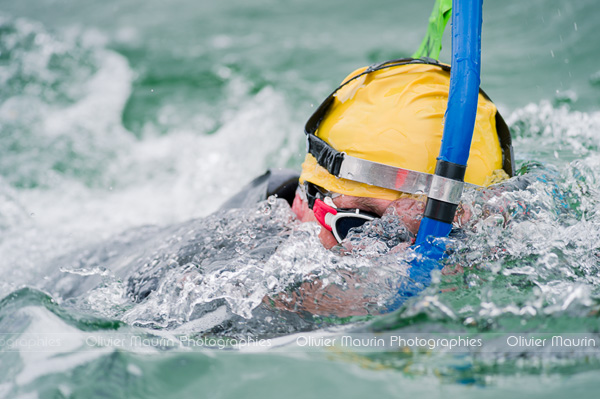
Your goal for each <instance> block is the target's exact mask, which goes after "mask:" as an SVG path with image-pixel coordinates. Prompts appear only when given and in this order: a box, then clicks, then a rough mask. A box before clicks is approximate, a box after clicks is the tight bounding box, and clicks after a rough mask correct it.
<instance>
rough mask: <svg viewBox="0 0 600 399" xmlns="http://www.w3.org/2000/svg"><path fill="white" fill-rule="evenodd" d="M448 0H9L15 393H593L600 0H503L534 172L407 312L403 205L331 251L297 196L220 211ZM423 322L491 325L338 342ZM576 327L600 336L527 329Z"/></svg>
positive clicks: (5, 64) (8, 329) (2, 113)
mask: <svg viewBox="0 0 600 399" xmlns="http://www.w3.org/2000/svg"><path fill="white" fill-rule="evenodd" d="M425 3H427V4H425ZM431 3H433V2H431ZM431 6H432V4H429V3H428V2H416V1H414V2H407V4H401V3H399V2H393V1H388V0H376V1H374V2H364V3H354V4H351V3H348V2H342V1H341V0H334V1H328V2H318V1H313V0H303V1H300V0H290V1H285V2H276V1H271V0H253V1H230V2H221V3H218V2H201V3H200V2H192V1H190V0H175V1H169V2H159V1H154V0H152V1H148V0H146V1H141V0H125V1H116V0H109V1H104V2H95V1H91V0H85V1H77V2H72V1H68V0H53V1H50V0H19V1H12V2H9V1H0V259H1V261H0V271H1V272H2V276H3V277H2V279H1V280H0V344H2V345H0V397H7V398H13V397H15V398H31V397H40V398H57V397H61V398H62V397H65V398H66V397H73V398H75V397H77V398H80V397H83V398H88V397H211V398H212V397H218V398H230V397H231V398H232V397H245V398H246V397H260V398H271V397H282V396H288V397H349V398H354V397H399V396H406V395H411V394H412V395H423V396H424V397H442V396H443V397H448V396H450V397H454V396H458V395H460V396H462V397H490V398H492V397H494V398H495V397H506V395H512V396H516V397H525V396H527V397H540V398H541V397H544V398H552V397H557V398H559V397H560V398H563V397H565V396H567V395H571V396H573V395H577V396H578V397H595V396H596V395H597V390H598V388H599V383H598V378H597V375H598V371H599V370H600V321H599V317H600V214H599V212H598V211H599V209H600V204H599V202H600V191H599V189H598V187H599V184H600V67H599V66H598V63H597V58H598V54H600V45H599V44H598V41H597V40H596V39H595V28H596V26H597V21H598V20H599V19H600V6H598V5H597V4H596V2H594V1H592V0H581V1H577V2H570V3H569V2H558V1H555V0H534V1H529V2H520V1H516V0H511V1H508V2H491V1H488V2H487V3H486V4H485V7H484V8H485V15H484V35H483V76H482V81H483V87H484V88H485V90H486V92H487V93H488V94H489V95H490V96H491V97H492V98H493V99H494V100H495V101H496V103H497V104H498V105H499V107H500V109H501V111H502V112H503V114H504V116H505V119H506V120H507V122H508V124H509V125H510V127H511V131H512V133H513V138H514V147H515V152H516V163H517V169H518V173H517V175H518V176H517V177H515V178H513V179H512V180H511V181H509V182H507V183H505V184H502V185H499V186H496V187H491V188H488V189H484V190H470V191H467V192H466V193H465V197H464V200H463V208H464V209H465V212H466V213H467V214H470V215H471V217H470V218H469V220H464V221H463V222H462V223H461V225H460V226H457V227H459V228H457V229H456V231H455V232H454V233H453V234H452V236H451V237H450V238H449V239H447V240H445V245H446V246H447V248H448V249H449V253H450V255H449V256H448V258H447V259H446V260H445V261H444V269H443V271H442V272H439V271H436V272H434V273H433V276H432V285H431V286H430V287H429V288H427V289H425V290H424V291H423V292H421V293H420V294H419V295H418V296H416V297H412V298H409V299H408V300H407V301H406V302H404V304H403V306H402V307H401V308H400V309H398V310H396V311H394V312H391V313H389V312H388V311H389V309H390V306H391V305H390V304H392V303H394V302H396V303H398V302H397V300H398V297H397V296H396V292H398V290H401V291H402V290H403V288H404V287H406V286H407V285H410V284H413V283H412V282H411V280H410V278H409V277H408V270H409V267H410V265H411V262H413V261H414V257H415V255H414V254H413V253H412V252H411V251H410V250H408V251H404V250H399V249H401V248H402V247H403V242H402V241H404V239H406V237H399V236H398V235H396V234H394V232H397V231H398V229H399V228H400V227H401V222H400V221H399V220H398V216H397V215H395V214H393V213H390V214H387V215H385V216H384V218H383V219H382V220H381V221H377V222H374V223H371V224H370V226H368V228H365V229H364V231H357V232H355V233H354V234H353V235H351V237H350V238H349V240H348V243H346V245H345V247H339V248H335V249H334V251H327V250H325V249H324V248H323V247H322V246H321V244H320V242H319V240H318V237H317V235H318V231H319V228H318V227H317V226H316V225H314V224H301V223H299V222H297V221H296V219H295V218H294V216H293V213H292V212H291V210H290V207H289V205H288V204H287V203H286V202H285V201H283V200H281V199H276V198H269V199H268V200H266V201H263V202H260V203H258V204H256V205H254V206H251V207H249V208H244V209H229V210H226V209H223V210H219V207H220V205H221V204H222V203H223V202H224V201H225V200H226V199H227V198H228V197H230V196H231V195H233V194H235V193H236V191H237V189H238V188H239V187H240V186H242V185H243V184H245V183H246V182H248V181H249V180H251V179H252V178H253V177H255V176H257V175H258V174H260V173H262V172H263V171H264V170H265V169H266V168H273V167H288V168H296V169H297V168H299V165H300V163H301V161H302V159H303V156H304V151H305V149H304V137H303V134H302V126H303V122H304V120H305V119H306V118H307V117H308V116H309V115H310V114H311V110H312V109H313V107H314V105H315V104H318V103H319V102H320V101H321V100H322V98H323V97H324V96H325V95H326V94H328V92H329V91H330V90H331V89H332V88H333V87H335V85H336V84H337V83H338V82H339V81H340V80H341V79H342V78H343V77H344V76H346V74H348V73H349V72H351V71H352V70H354V69H356V68H358V67H360V66H363V65H366V64H369V63H372V62H376V61H383V60H386V59H391V58H397V57H402V56H408V55H410V54H411V53H412V52H413V51H414V50H415V49H416V48H417V47H418V44H419V41H420V39H421V38H422V36H423V34H424V30H425V23H426V21H427V16H428V14H429V11H430V9H431ZM447 36H449V33H448V34H447ZM445 46H446V49H445V50H444V52H442V60H446V61H448V59H449V56H448V54H449V52H448V47H449V42H446V43H445ZM374 232H376V233H377V234H374ZM401 299H405V298H401ZM411 334H430V338H432V339H440V338H445V337H457V336H459V335H460V336H463V337H467V336H468V337H469V338H472V339H480V340H481V342H483V344H484V345H483V347H480V348H477V347H474V348H468V349H464V348H463V349H462V350H458V351H452V350H444V349H442V350H440V349H439V348H434V347H432V346H428V345H425V346H423V347H421V348H420V349H415V348H414V347H413V348H409V347H406V346H401V347H393V348H390V347H385V348H381V347H377V348H376V347H374V346H373V345H371V347H370V349H369V350H364V348H363V349H361V348H360V347H359V346H356V345H355V346H354V347H348V346H347V345H346V346H340V345H337V346H328V345H324V344H323V342H325V341H323V340H326V339H334V338H336V337H337V339H340V337H341V336H344V335H347V336H352V337H355V338H357V339H364V340H366V339H367V338H377V337H386V339H387V338H389V337H390V336H399V335H403V336H405V337H409V336H411ZM557 334H558V335H561V336H564V337H565V338H567V337H574V338H573V339H577V338H578V339H583V338H587V339H591V340H593V339H595V340H596V341H595V342H596V344H597V346H595V347H594V346H591V347H588V348H585V349H584V348H581V347H566V348H565V347H563V348H560V349H557V348H548V347H545V348H542V349H541V348H540V347H536V346H535V345H515V346H514V347H507V345H506V337H507V336H509V335H510V336H515V337H517V336H522V337H528V338H529V337H534V338H536V337H537V338H548V339H549V337H552V336H554V335H557ZM569 334H570V335H569ZM298 337H302V340H304V341H301V342H309V340H314V342H321V344H318V345H314V346H311V345H308V346H307V345H298V342H300V341H299V340H298ZM211 340H212V341H211ZM244 340H245V341H246V342H254V343H257V345H247V346H246V347H244V345H240V343H241V342H244ZM318 340H321V341H318ZM260 342H265V343H267V344H268V345H266V346H265V347H262V346H260V345H259V344H258V343H260ZM53 343H58V344H56V345H54V344H53ZM190 343H193V345H192V344H190ZM236 343H237V344H236Z"/></svg>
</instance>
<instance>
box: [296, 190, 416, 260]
mask: <svg viewBox="0 0 600 399" xmlns="http://www.w3.org/2000/svg"><path fill="white" fill-rule="evenodd" d="M333 203H334V204H335V206H336V207H338V208H349V209H354V208H356V209H360V210H361V211H366V212H370V213H374V214H376V215H378V216H379V217H381V216H383V214H384V213H385V212H386V211H387V210H388V208H390V207H393V208H395V210H396V214H397V215H398V217H399V218H400V220H402V222H403V223H404V224H405V226H406V228H407V229H408V230H409V231H410V232H411V233H413V234H415V235H416V234H417V231H418V230H419V224H420V223H421V221H420V220H421V218H420V216H421V215H422V214H423V210H424V209H425V203H424V202H423V201H420V200H417V199H413V198H400V199H397V200H395V201H390V200H384V199H379V198H367V197H353V196H351V195H341V196H339V197H336V198H334V199H333ZM292 210H293V211H294V213H295V214H296V216H298V219H299V220H300V221H301V222H317V218H316V217H315V215H314V213H313V211H312V210H311V209H310V208H309V207H308V203H307V202H306V201H304V200H302V198H301V197H300V195H299V194H296V198H294V203H293V205H292ZM317 223H318V222H317ZM319 239H320V240H321V243H323V246H324V247H325V248H327V249H331V248H332V247H333V246H335V245H336V244H337V241H336V239H335V237H334V236H333V234H332V233H331V232H330V231H329V230H327V229H325V228H323V227H321V232H320V233H319Z"/></svg>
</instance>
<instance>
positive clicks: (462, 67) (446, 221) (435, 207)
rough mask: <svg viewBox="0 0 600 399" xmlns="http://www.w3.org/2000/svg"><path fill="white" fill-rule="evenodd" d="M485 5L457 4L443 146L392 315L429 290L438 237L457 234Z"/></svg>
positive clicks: (477, 0) (469, 0)
mask: <svg viewBox="0 0 600 399" xmlns="http://www.w3.org/2000/svg"><path fill="white" fill-rule="evenodd" d="M482 6H483V0H453V1H452V63H451V67H452V69H451V72H450V93H449V96H448V108H447V109H446V115H445V124H444V134H443V137H442V146H441V149H440V155H439V157H438V158H437V164H436V169H435V176H434V178H433V181H432V184H431V188H430V191H429V193H428V195H427V197H428V198H427V204H426V206H425V212H424V214H423V219H422V221H421V226H420V228H419V232H418V234H417V240H416V243H415V245H416V246H415V247H414V250H415V253H416V254H417V257H416V258H415V260H413V261H412V262H411V268H410V271H409V276H410V280H411V281H410V283H409V284H407V285H408V286H403V287H401V288H400V290H399V292H398V294H399V295H398V297H397V298H396V300H395V301H394V303H393V304H392V305H391V306H390V307H389V308H388V309H389V310H394V309H396V308H398V307H399V306H400V305H401V304H402V302H404V300H405V299H406V298H408V297H411V296H414V295H417V294H418V293H419V292H420V291H421V290H422V289H423V288H425V287H426V286H428V285H429V283H430V281H431V272H432V270H434V269H440V268H441V264H440V262H439V261H440V260H441V259H442V258H443V257H444V254H445V246H444V245H443V243H440V242H436V238H437V237H447V236H448V234H449V233H450V230H451V229H452V221H453V219H454V215H455V213H456V208H457V207H458V203H459V201H460V197H461V195H462V190H463V185H464V177H465V171H466V165H467V160H468V159H469V152H470V149H471V140H472V138H473V129H474V127H475V116H476V114H477V101H478V97H479V84H480V72H481V24H482ZM438 241H439V240H438Z"/></svg>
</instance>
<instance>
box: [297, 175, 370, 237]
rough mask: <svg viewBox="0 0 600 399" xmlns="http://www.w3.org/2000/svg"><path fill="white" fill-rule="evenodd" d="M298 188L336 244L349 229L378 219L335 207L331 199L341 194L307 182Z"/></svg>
mask: <svg viewBox="0 0 600 399" xmlns="http://www.w3.org/2000/svg"><path fill="white" fill-rule="evenodd" d="M300 187H301V189H302V190H303V191H304V194H305V195H306V201H307V202H308V207H309V208H310V209H311V210H312V211H313V213H314V215H315V217H316V218H317V221H318V222H319V224H320V225H321V226H323V227H324V228H326V229H327V230H329V231H331V233H332V234H333V236H334V237H335V239H336V240H337V242H338V243H340V242H342V241H343V240H344V238H346V237H347V236H348V233H349V232H350V229H352V228H354V227H360V226H362V225H363V224H365V223H366V222H368V221H371V220H374V219H377V218H379V216H378V215H375V214H374V213H370V212H365V211H361V210H360V209H357V208H351V209H350V208H338V207H336V206H335V204H334V203H333V199H334V198H337V197H339V196H340V195H342V194H338V193H332V192H329V191H327V190H325V189H323V188H321V187H319V186H317V185H315V184H313V183H309V182H304V184H303V185H300Z"/></svg>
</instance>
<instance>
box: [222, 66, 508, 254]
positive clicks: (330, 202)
mask: <svg viewBox="0 0 600 399" xmlns="http://www.w3.org/2000/svg"><path fill="white" fill-rule="evenodd" d="M449 86H450V68H449V67H448V66H447V65H444V64H441V63H439V62H437V61H435V60H433V59H430V58H421V59H411V58H407V59H400V60H393V61H388V62H384V63H381V64H377V65H372V66H370V67H365V68H360V69H358V70H356V71H354V72H352V73H351V74H350V75H348V77H346V79H345V80H344V81H343V82H342V84H341V85H340V86H339V87H338V88H337V89H335V90H334V91H333V93H332V94H331V95H329V96H328V97H327V98H326V99H325V101H324V102H323V103H322V104H321V105H320V106H319V107H318V108H317V110H316V112H315V113H314V114H313V115H312V116H311V117H310V118H309V120H308V122H307V123H306V127H305V133H306V135H307V141H308V151H307V154H306V158H305V159H304V163H303V164H302V172H301V174H300V175H299V176H298V175H297V174H295V173H293V172H290V171H270V172H267V174H265V175H263V176H261V177H259V178H258V179H256V180H255V181H254V182H253V183H251V185H250V187H251V188H250V189H246V190H245V191H243V192H242V193H240V194H239V195H238V196H236V197H234V198H232V200H230V201H229V202H228V203H227V204H226V205H225V207H237V206H242V205H243V203H245V204H246V205H249V204H250V203H255V202H256V201H257V200H258V199H264V198H266V196H268V195H272V194H276V195H278V196H280V197H282V198H285V199H286V200H287V201H288V202H289V203H290V204H291V206H292V210H293V211H294V213H295V214H296V216H297V217H298V219H299V220H300V221H302V222H317V223H319V224H320V225H321V232H320V234H319V238H320V240H321V242H322V244H323V245H324V246H325V247H326V248H328V249H330V248H332V247H333V246H335V245H337V244H339V243H342V242H343V240H344V238H345V237H346V236H347V235H348V232H349V230H350V229H351V228H353V227H358V226H361V225H363V224H364V223H366V222H368V221H370V220H373V219H375V218H379V217H381V216H382V215H383V214H384V213H385V212H387V211H388V210H390V209H391V208H393V209H394V210H395V212H396V214H397V215H398V217H399V218H400V220H401V221H402V222H403V223H404V225H405V226H406V229H407V230H408V231H409V232H410V234H411V235H412V237H414V236H415V235H416V234H417V231H418V229H419V224H420V220H421V216H422V213H423V211H424V207H425V200H426V197H425V195H424V194H425V193H426V192H427V191H428V187H429V184H430V182H431V177H432V175H433V173H434V171H435V167H436V157H437V155H438V154H439V149H440V146H441V141H442V134H443V121H444V112H445V110H446V107H447V103H448V92H449ZM513 174H514V170H513V153H512V145H511V137H510V133H509V130H508V127H507V125H506V123H505V122H504V120H503V119H502V117H501V116H500V114H499V113H498V110H497V108H496V106H495V105H494V104H493V103H492V101H491V100H490V99H489V97H487V95H486V94H485V93H484V92H483V91H480V94H479V102H478V108H477V117H476V121H475V130H474V133H473V141H472V145H471V152H470V156H469V161H468V164H467V169H466V174H465V182H466V183H468V184H470V185H473V186H479V187H487V186H489V185H491V184H495V183H499V182H502V181H504V180H507V179H508V178H509V177H512V176H513ZM252 190H254V191H253V194H252ZM457 215H458V216H457V217H458V218H460V219H461V220H460V221H462V222H464V221H465V219H468V217H469V215H468V212H461V209H460V208H459V212H457ZM456 221H457V219H456V218H455V222H456ZM410 244H412V242H411V243H408V245H410Z"/></svg>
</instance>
